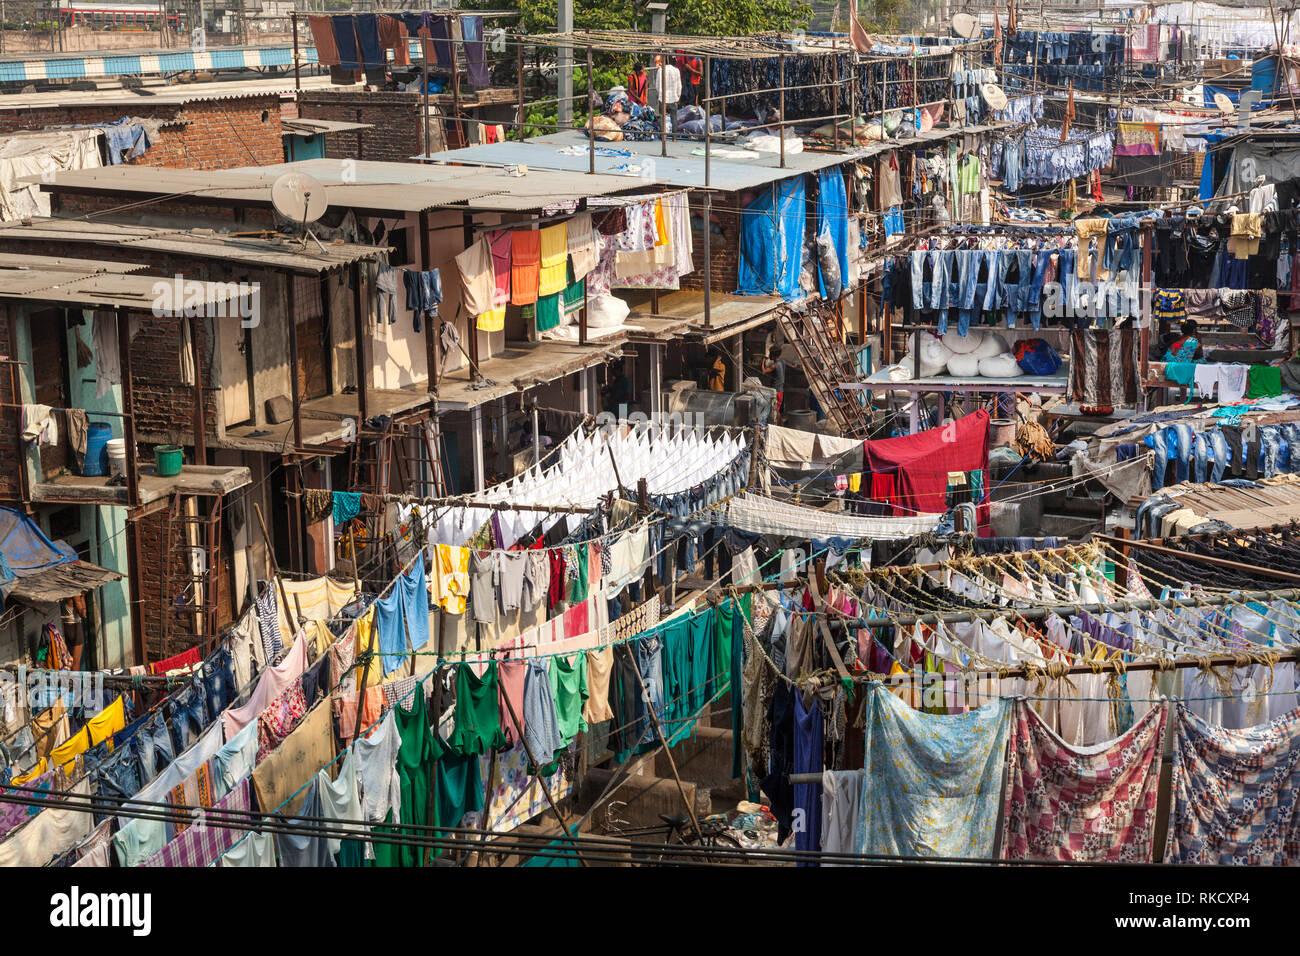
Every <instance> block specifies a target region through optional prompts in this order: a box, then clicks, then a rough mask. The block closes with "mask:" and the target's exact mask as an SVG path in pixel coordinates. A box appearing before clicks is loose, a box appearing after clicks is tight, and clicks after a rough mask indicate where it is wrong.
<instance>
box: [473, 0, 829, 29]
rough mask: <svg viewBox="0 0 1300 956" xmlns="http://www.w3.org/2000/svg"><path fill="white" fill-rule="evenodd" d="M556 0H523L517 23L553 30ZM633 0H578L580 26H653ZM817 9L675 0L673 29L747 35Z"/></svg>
mask: <svg viewBox="0 0 1300 956" xmlns="http://www.w3.org/2000/svg"><path fill="white" fill-rule="evenodd" d="M460 6H461V8H462V9H465V10H493V9H500V3H499V2H493V0H462V3H461V5H460ZM556 7H557V4H556V0H519V4H518V8H519V20H518V21H517V24H518V27H519V29H520V30H522V31H523V32H525V33H554V32H555V29H556V27H555V23H556V16H557V13H556ZM638 7H639V5H638V4H636V3H634V2H633V0H574V4H573V20H574V28H575V29H576V30H579V31H582V30H638V29H639V30H641V31H643V32H649V30H650V14H649V12H648V11H646V10H645V9H644V8H643V7H642V8H640V9H638ZM811 14H812V9H811V8H810V7H809V6H808V4H807V3H804V2H802V0H674V2H673V3H671V4H670V5H669V8H668V29H669V32H670V33H675V34H682V35H701V36H742V35H744V34H749V33H763V32H766V31H769V30H783V31H784V30H792V29H794V28H796V27H804V26H806V25H807V21H808V18H809V17H810V16H811Z"/></svg>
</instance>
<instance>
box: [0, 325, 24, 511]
mask: <svg viewBox="0 0 1300 956" xmlns="http://www.w3.org/2000/svg"><path fill="white" fill-rule="evenodd" d="M13 348H14V340H13V326H12V321H11V319H10V318H9V306H8V305H7V304H0V357H3V358H13V357H14V352H13ZM13 371H14V372H15V375H14V379H15V381H16V379H17V374H16V373H17V369H16V368H14V369H13ZM21 401H22V399H21V396H19V395H15V394H14V392H13V390H12V389H11V388H10V367H9V366H0V403H3V404H5V405H17V404H21ZM24 461H25V456H24V452H23V447H22V442H21V441H19V438H18V416H17V414H16V411H15V409H12V408H5V409H0V501H3V502H5V503H8V504H13V503H16V502H17V501H18V500H19V497H20V493H21V489H22V483H21V482H22V479H21V478H20V477H19V469H20V468H22V467H23V462H24Z"/></svg>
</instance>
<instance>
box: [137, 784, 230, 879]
mask: <svg viewBox="0 0 1300 956" xmlns="http://www.w3.org/2000/svg"><path fill="white" fill-rule="evenodd" d="M249 779H250V778H248V777H245V778H244V779H243V780H241V781H239V783H237V784H236V785H235V788H234V789H233V790H231V791H230V792H229V793H228V794H226V795H225V796H224V797H222V798H221V799H220V800H218V801H217V802H216V804H215V805H214V806H213V808H212V810H214V811H215V810H233V811H240V810H252V809H253V806H252V788H251V787H250V786H249ZM216 819H220V817H216ZM221 822H222V823H225V822H226V821H225V820H222V821H221ZM229 822H232V823H234V822H240V823H242V822H243V821H242V820H241V821H234V820H232V821H229ZM243 834H244V830H243V829H234V828H231V827H227V826H216V825H214V824H211V823H205V822H203V820H202V819H200V820H196V821H195V822H194V823H193V824H192V825H191V826H188V827H186V828H185V831H184V832H183V833H181V835H180V836H178V837H177V838H176V839H174V840H172V841H171V842H170V843H168V844H167V845H166V846H165V847H163V848H162V849H161V850H159V851H158V852H157V853H155V854H154V855H153V856H151V857H149V859H147V860H146V861H145V862H144V863H143V864H142V865H144V866H195V867H198V866H208V865H209V864H211V863H212V862H213V861H215V860H216V859H217V858H218V857H220V856H221V855H222V854H223V853H225V852H226V851H227V850H229V849H230V848H231V847H232V846H234V845H235V841H236V840H238V839H239V838H240V837H241V836H243Z"/></svg>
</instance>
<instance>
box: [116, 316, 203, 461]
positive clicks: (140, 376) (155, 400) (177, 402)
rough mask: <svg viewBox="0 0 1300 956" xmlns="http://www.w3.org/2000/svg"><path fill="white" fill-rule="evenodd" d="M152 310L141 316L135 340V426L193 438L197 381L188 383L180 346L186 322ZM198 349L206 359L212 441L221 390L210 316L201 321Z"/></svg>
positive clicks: (170, 437) (159, 435)
mask: <svg viewBox="0 0 1300 956" xmlns="http://www.w3.org/2000/svg"><path fill="white" fill-rule="evenodd" d="M182 321H184V322H188V321H189V320H188V319H175V318H170V317H160V316H152V315H142V316H141V317H140V331H139V332H138V333H137V334H136V337H135V338H134V339H132V341H131V383H132V387H133V393H134V399H135V429H136V433H137V434H138V435H142V436H148V437H149V438H151V439H165V440H166V441H168V442H176V443H180V444H189V443H190V436H191V435H192V434H193V431H194V429H193V422H194V386H192V385H185V384H183V383H182V382H181V377H180V358H179V350H178V346H179V344H180V342H181V341H182V339H181V322H182ZM197 345H198V352H199V356H200V358H201V359H202V366H203V384H204V385H205V387H207V389H208V391H207V392H205V394H204V412H203V414H204V420H205V422H206V423H207V427H206V428H205V429H204V432H205V433H206V434H207V436H208V440H209V441H213V440H215V438H216V425H215V423H216V420H217V399H218V398H219V397H220V392H218V391H217V390H216V389H215V388H212V348H213V343H212V336H211V334H210V330H209V328H208V326H207V323H206V322H199V323H198V341H197Z"/></svg>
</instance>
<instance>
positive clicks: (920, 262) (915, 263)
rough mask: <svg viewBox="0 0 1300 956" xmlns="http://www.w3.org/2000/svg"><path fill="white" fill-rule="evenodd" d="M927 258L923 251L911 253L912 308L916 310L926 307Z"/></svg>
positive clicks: (927, 254) (926, 253)
mask: <svg viewBox="0 0 1300 956" xmlns="http://www.w3.org/2000/svg"><path fill="white" fill-rule="evenodd" d="M929 256H930V253H928V252H925V251H920V252H913V253H912V308H914V309H917V310H920V309H924V308H925V307H926V301H925V299H926V295H925V293H926V289H925V260H926V259H928V258H929Z"/></svg>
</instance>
